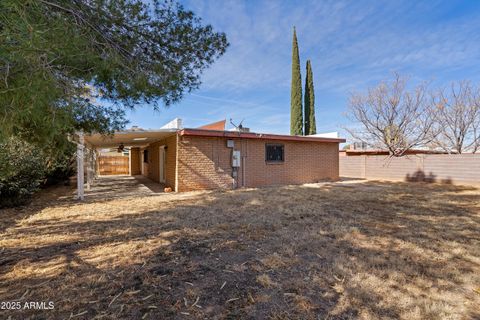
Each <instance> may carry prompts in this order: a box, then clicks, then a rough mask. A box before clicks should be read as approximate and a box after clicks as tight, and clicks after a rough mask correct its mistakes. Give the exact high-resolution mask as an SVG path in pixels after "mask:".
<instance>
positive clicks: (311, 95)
mask: <svg viewBox="0 0 480 320" xmlns="http://www.w3.org/2000/svg"><path fill="white" fill-rule="evenodd" d="M316 133H317V125H316V123H315V92H314V89H313V72H312V65H311V63H310V60H307V76H306V79H305V135H310V134H316Z"/></svg>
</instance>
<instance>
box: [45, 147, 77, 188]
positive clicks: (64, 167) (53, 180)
mask: <svg viewBox="0 0 480 320" xmlns="http://www.w3.org/2000/svg"><path fill="white" fill-rule="evenodd" d="M62 150H63V151H62V152H61V153H57V154H56V155H55V156H53V157H50V159H49V160H48V163H47V166H46V169H45V186H50V185H54V184H57V183H60V182H63V183H67V182H68V181H69V178H70V177H71V176H73V175H75V172H76V166H75V165H76V158H75V151H76V146H75V145H74V144H73V143H72V144H69V145H67V146H65V147H64V148H63V149H62Z"/></svg>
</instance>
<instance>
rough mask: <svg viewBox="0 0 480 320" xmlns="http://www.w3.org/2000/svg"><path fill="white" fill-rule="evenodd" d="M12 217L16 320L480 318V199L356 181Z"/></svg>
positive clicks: (0, 250)
mask: <svg viewBox="0 0 480 320" xmlns="http://www.w3.org/2000/svg"><path fill="white" fill-rule="evenodd" d="M71 192H72V190H71V189H68V188H67V187H57V188H54V189H49V190H47V191H45V192H43V193H42V194H41V195H40V196H39V197H38V198H37V199H36V200H35V201H34V202H33V203H32V204H30V205H29V206H26V207H23V208H21V209H9V210H2V212H0V301H4V302H5V301H21V302H22V303H24V302H28V301H53V302H54V303H55V308H54V309H53V310H21V311H6V310H0V318H8V317H9V316H10V317H11V318H12V319H26V318H31V319H69V318H73V319H167V318H175V319H206V318H208V319H237V318H241V319H254V318H255V319H268V318H270V319H479V318H480V235H479V231H480V190H479V189H475V188H469V187H459V186H451V185H437V184H430V185H428V184H421V183H388V182H355V183H354V182H351V183H345V182H344V183H330V184H328V183H327V184H323V185H304V186H285V187H271V188H262V189H246V190H237V191H226V192H198V193H183V194H159V195H154V196H144V197H139V196H136V197H122V198H115V199H104V200H100V199H95V200H90V201H88V200H87V201H86V202H85V203H77V202H75V201H72V200H71V196H70V193H71Z"/></svg>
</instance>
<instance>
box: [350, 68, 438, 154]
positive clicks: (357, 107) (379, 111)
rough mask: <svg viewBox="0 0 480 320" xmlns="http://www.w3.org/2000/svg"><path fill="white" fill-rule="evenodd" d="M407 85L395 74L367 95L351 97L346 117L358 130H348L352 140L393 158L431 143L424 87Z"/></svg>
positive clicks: (428, 107) (426, 95)
mask: <svg viewBox="0 0 480 320" xmlns="http://www.w3.org/2000/svg"><path fill="white" fill-rule="evenodd" d="M407 84H408V81H407V79H406V78H404V77H401V76H400V75H398V74H395V75H394V79H393V80H392V81H387V82H382V83H380V84H379V85H378V86H377V87H374V88H371V89H369V90H368V93H367V94H353V95H352V96H351V98H350V101H349V111H350V112H349V114H348V117H349V118H350V119H351V120H353V121H355V122H356V123H357V124H359V128H358V129H347V131H348V132H349V133H350V134H351V135H352V137H353V138H354V139H356V140H360V141H362V142H365V143H367V145H369V146H371V147H374V148H380V149H386V150H388V151H389V153H390V155H391V156H395V157H400V156H403V155H404V154H405V152H406V151H408V150H409V149H412V148H415V147H421V146H426V145H428V144H429V143H431V142H432V139H433V138H434V137H435V134H434V133H432V131H433V130H434V128H435V127H434V121H433V117H431V116H430V115H429V113H430V102H431V100H430V99H428V93H427V85H426V84H425V83H422V84H420V85H418V86H416V87H415V88H413V89H409V88H408V86H407Z"/></svg>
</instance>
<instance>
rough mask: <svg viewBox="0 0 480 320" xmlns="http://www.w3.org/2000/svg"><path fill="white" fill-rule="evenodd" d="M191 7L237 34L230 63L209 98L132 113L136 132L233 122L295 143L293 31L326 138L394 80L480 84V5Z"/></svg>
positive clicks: (205, 92)
mask: <svg viewBox="0 0 480 320" xmlns="http://www.w3.org/2000/svg"><path fill="white" fill-rule="evenodd" d="M182 4H183V5H184V6H185V7H186V8H187V9H190V10H192V11H194V12H195V13H196V14H197V15H199V16H200V17H201V18H202V19H203V21H204V23H208V24H211V25H212V26H213V27H214V28H215V29H216V30H219V31H223V32H225V33H226V34H227V37H228V40H229V42H230V47H229V48H228V50H227V52H226V54H225V55H224V56H222V57H221V58H220V59H219V60H218V61H217V62H215V63H214V65H213V66H212V67H211V68H209V69H208V70H206V71H205V72H204V74H203V76H202V81H203V83H202V85H201V87H200V89H199V90H197V91H195V92H193V93H191V94H188V95H186V96H185V98H184V99H183V100H182V102H180V103H178V104H176V105H173V106H171V107H169V108H168V109H162V110H160V111H158V112H155V111H153V109H152V108H150V107H149V106H140V107H139V108H137V109H136V110H135V111H132V112H128V118H129V119H130V121H131V123H130V125H139V126H141V127H144V128H159V127H160V126H161V125H162V124H164V123H166V122H168V121H169V120H171V119H173V118H175V117H180V118H182V119H183V120H184V125H185V126H186V127H196V126H200V125H202V124H206V123H208V122H213V121H217V120H221V119H227V121H228V119H229V118H233V120H234V122H239V121H241V120H242V119H244V125H245V126H247V127H250V128H251V129H252V130H253V131H255V132H271V133H284V134H288V133H289V128H290V78H291V44H292V27H293V26H296V28H297V36H298V41H299V48H300V62H301V65H302V78H303V81H304V80H305V63H306V60H307V59H310V60H311V62H312V68H313V76H314V84H315V99H316V121H317V132H329V131H339V132H340V133H341V134H342V135H344V131H343V130H342V127H345V126H349V125H352V124H351V123H349V121H348V120H347V119H346V117H345V112H346V108H347V103H348V97H349V94H350V93H351V92H357V91H360V92H361V91H364V90H365V89H366V88H368V87H369V86H372V85H375V84H376V83H378V82H379V81H381V80H384V79H388V78H389V77H391V75H392V73H393V72H399V73H400V74H403V75H407V76H409V77H410V78H411V80H412V81H422V80H426V81H431V82H432V85H433V86H437V85H438V86H444V85H448V83H450V82H451V81H455V80H461V79H469V80H472V81H474V82H478V81H479V80H480V73H479V71H480V1H476V0H469V1H460V0H457V1H450V0H445V1H434V0H429V1H393V0H392V1H380V0H376V1H368V0H357V1H354V0H351V1H342V0H336V1H228V0H227V1H220V0H215V1H213V0H212V1H199V0H187V1H182Z"/></svg>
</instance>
